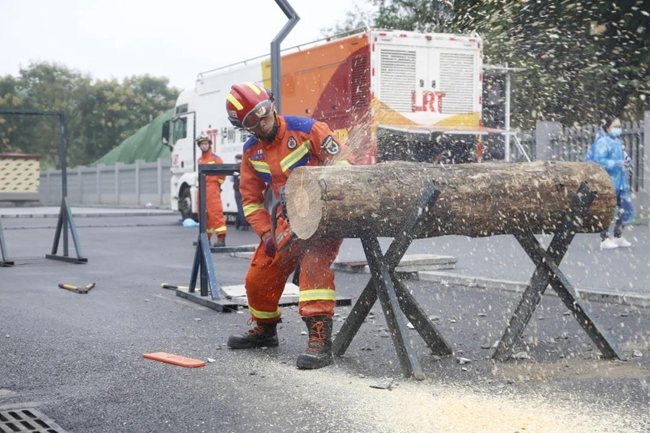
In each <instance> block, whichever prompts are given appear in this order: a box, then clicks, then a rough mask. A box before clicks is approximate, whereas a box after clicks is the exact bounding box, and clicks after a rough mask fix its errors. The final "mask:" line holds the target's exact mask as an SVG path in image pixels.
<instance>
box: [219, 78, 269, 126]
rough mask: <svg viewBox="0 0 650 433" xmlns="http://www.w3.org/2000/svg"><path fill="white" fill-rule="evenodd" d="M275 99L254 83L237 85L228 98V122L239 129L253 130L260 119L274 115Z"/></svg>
mask: <svg viewBox="0 0 650 433" xmlns="http://www.w3.org/2000/svg"><path fill="white" fill-rule="evenodd" d="M274 109H275V103H274V102H273V97H272V96H271V95H269V93H268V92H267V91H266V90H265V89H264V88H263V87H261V86H258V85H257V84H254V83H241V84H235V85H233V86H232V87H231V88H230V93H228V96H226V111H227V112H228V120H230V123H232V124H233V125H234V126H236V127H238V128H245V129H253V128H255V127H256V126H257V125H259V123H260V119H262V118H264V117H266V116H268V115H270V114H271V113H273V111H274Z"/></svg>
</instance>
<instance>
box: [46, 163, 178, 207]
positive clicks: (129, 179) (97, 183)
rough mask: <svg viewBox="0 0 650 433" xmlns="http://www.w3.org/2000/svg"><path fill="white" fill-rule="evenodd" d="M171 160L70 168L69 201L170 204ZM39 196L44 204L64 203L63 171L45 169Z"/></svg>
mask: <svg viewBox="0 0 650 433" xmlns="http://www.w3.org/2000/svg"><path fill="white" fill-rule="evenodd" d="M170 179H171V171H170V161H169V158H161V159H159V160H158V161H156V162H144V161H136V162H135V163H134V164H124V163H121V162H118V163H117V164H115V165H112V166H105V165H103V164H99V165H98V166H96V167H84V166H80V167H76V168H72V169H68V202H69V203H70V204H74V205H111V206H116V205H117V206H120V205H124V206H144V205H146V204H148V203H150V204H151V205H153V206H169V201H170V195H171V194H170ZM39 199H40V202H41V204H43V205H46V206H50V205H59V204H60V203H61V171H60V170H48V171H45V172H41V176H40V188H39Z"/></svg>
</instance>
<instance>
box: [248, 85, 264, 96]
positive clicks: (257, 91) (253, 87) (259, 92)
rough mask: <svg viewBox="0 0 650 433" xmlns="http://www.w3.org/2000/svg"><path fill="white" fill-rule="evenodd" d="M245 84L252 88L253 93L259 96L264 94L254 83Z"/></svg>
mask: <svg viewBox="0 0 650 433" xmlns="http://www.w3.org/2000/svg"><path fill="white" fill-rule="evenodd" d="M244 84H246V85H247V86H248V87H250V88H251V89H252V90H253V92H255V94H256V95H259V94H261V93H262V91H261V90H260V88H259V87H257V86H256V85H255V84H253V83H244Z"/></svg>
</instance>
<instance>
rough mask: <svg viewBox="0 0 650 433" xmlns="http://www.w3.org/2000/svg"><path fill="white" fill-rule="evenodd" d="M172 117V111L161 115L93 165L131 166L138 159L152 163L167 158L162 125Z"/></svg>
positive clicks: (167, 153)
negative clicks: (123, 164) (117, 163)
mask: <svg viewBox="0 0 650 433" xmlns="http://www.w3.org/2000/svg"><path fill="white" fill-rule="evenodd" d="M173 116H174V109H173V108H172V109H170V110H168V111H166V112H165V113H164V114H161V115H160V116H158V117H157V118H156V119H154V121H153V122H151V123H150V124H148V125H146V126H143V127H142V128H140V130H139V131H138V132H136V133H135V134H133V135H132V136H130V137H129V138H127V139H126V140H124V141H123V142H122V143H120V145H119V146H117V147H116V148H115V149H113V150H111V151H110V152H108V153H107V154H106V155H104V156H102V157H101V158H100V159H98V160H97V161H95V162H94V164H93V165H97V164H105V165H113V164H115V163H116V162H123V163H125V164H132V163H134V162H135V161H136V160H138V159H142V160H144V161H146V162H153V161H156V160H158V159H159V158H164V157H169V155H170V150H169V147H167V146H164V145H163V144H162V142H161V138H162V124H163V122H165V121H166V120H170V119H171V118H172V117H173Z"/></svg>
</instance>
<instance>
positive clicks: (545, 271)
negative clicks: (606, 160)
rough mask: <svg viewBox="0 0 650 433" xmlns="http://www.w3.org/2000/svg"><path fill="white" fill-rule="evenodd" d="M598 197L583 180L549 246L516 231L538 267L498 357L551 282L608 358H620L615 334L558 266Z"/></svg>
mask: <svg viewBox="0 0 650 433" xmlns="http://www.w3.org/2000/svg"><path fill="white" fill-rule="evenodd" d="M595 197H596V192H594V191H592V190H590V189H589V188H588V186H587V183H586V182H583V183H582V184H580V187H579V188H578V191H577V193H576V195H575V196H574V197H573V199H572V201H571V206H570V207H569V210H568V211H567V213H566V214H565V215H564V218H563V221H562V223H561V225H560V227H559V228H558V230H557V231H556V232H555V235H554V236H553V239H552V241H551V243H550V245H549V247H548V249H547V250H544V247H543V246H542V245H541V244H540V243H539V241H538V240H537V239H536V238H535V236H534V235H533V234H532V233H530V232H521V233H518V234H515V237H516V238H517V241H519V243H520V244H521V246H522V248H523V249H524V250H525V251H526V253H527V254H528V256H529V257H530V259H531V260H532V261H533V263H535V264H536V265H537V267H536V268H535V272H534V273H533V276H532V277H531V279H530V284H529V285H528V286H527V287H526V290H525V291H524V294H523V296H522V299H521V301H520V302H519V305H518V306H517V309H516V310H515V313H514V315H513V316H512V318H511V319H510V324H509V325H508V327H507V328H506V330H505V333H504V334H503V337H502V338H501V341H500V342H499V343H498V345H497V348H496V350H495V351H494V354H493V356H492V357H493V358H494V359H495V360H498V361H505V360H507V359H508V358H509V357H510V355H511V353H512V350H513V346H514V344H515V342H516V341H517V340H518V339H519V338H520V337H521V335H522V334H523V332H524V329H525V328H526V325H528V322H529V321H530V318H531V317H532V315H533V312H534V311H535V309H536V308H537V305H538V304H539V302H540V301H541V299H542V295H543V294H544V291H545V290H546V287H547V286H548V285H549V283H550V284H551V287H552V288H553V290H555V292H557V294H558V296H559V297H560V299H561V300H562V302H564V305H566V306H567V308H568V309H569V310H571V312H572V313H573V315H574V317H575V318H576V320H578V323H580V326H582V328H583V329H584V330H585V331H586V332H587V334H588V335H589V337H590V338H591V340H592V341H593V342H594V344H595V345H596V347H598V349H599V350H600V351H601V353H602V354H603V356H604V357H605V358H615V359H620V358H621V357H620V356H619V354H620V353H621V352H620V350H619V349H618V348H617V347H616V344H615V343H614V342H613V341H612V338H611V337H610V336H609V335H608V334H607V332H606V331H605V328H604V327H603V326H602V325H601V324H600V323H599V322H598V320H597V319H596V318H595V317H594V315H593V313H592V312H591V309H590V308H589V305H588V304H586V303H585V302H584V301H583V300H582V298H581V297H580V295H579V294H578V292H577V291H576V290H575V288H574V287H573V285H572V284H571V283H570V282H569V280H568V279H567V278H566V276H565V275H564V273H563V272H562V271H561V270H560V268H559V267H560V262H561V261H562V259H563V258H564V254H565V253H566V252H567V250H568V249H569V245H570V244H571V241H572V240H573V238H574V236H575V234H576V232H577V231H578V229H579V228H580V221H581V220H582V218H583V217H584V215H585V214H586V212H587V210H588V209H589V206H591V203H592V202H593V200H594V198H595Z"/></svg>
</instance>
